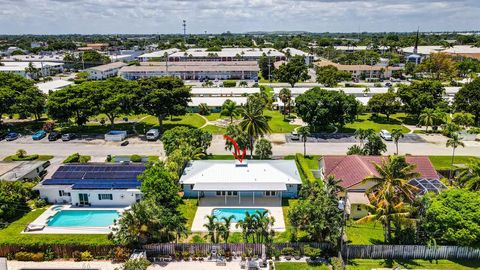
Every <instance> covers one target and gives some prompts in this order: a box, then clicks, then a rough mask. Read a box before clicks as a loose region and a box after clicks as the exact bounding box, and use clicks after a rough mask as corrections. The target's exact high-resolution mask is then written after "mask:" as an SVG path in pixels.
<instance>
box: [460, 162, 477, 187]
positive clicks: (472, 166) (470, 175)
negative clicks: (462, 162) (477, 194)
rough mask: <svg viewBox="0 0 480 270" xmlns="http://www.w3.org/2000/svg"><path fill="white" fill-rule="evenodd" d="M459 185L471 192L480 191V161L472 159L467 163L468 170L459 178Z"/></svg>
mask: <svg viewBox="0 0 480 270" xmlns="http://www.w3.org/2000/svg"><path fill="white" fill-rule="evenodd" d="M458 183H459V184H460V186H461V187H463V188H466V189H468V190H471V191H479V190H480V160H478V159H471V160H470V161H469V162H468V163H467V169H466V170H463V171H462V172H461V173H460V175H459V176H458Z"/></svg>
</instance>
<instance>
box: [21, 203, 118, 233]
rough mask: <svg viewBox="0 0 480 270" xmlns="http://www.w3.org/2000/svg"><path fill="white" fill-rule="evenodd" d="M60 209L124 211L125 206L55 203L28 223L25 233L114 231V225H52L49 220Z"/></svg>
mask: <svg viewBox="0 0 480 270" xmlns="http://www.w3.org/2000/svg"><path fill="white" fill-rule="evenodd" d="M58 210H87V211H88V210H116V211H119V212H123V211H124V210H125V208H118V207H75V206H71V205H53V206H52V207H50V208H48V209H47V210H46V211H45V212H43V213H42V214H41V215H40V216H39V217H38V218H37V219H35V220H34V221H33V222H32V223H30V224H29V225H28V228H30V230H29V231H23V232H22V233H24V234H109V233H111V232H112V226H108V227H83V226H82V227H73V226H72V227H50V226H48V220H49V219H50V217H52V216H53V215H55V214H56V213H57V211H58Z"/></svg>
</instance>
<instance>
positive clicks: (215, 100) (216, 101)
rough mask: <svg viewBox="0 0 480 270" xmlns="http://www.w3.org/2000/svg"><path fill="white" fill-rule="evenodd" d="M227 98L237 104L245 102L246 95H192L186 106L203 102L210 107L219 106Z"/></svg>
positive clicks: (194, 105) (195, 105)
mask: <svg viewBox="0 0 480 270" xmlns="http://www.w3.org/2000/svg"><path fill="white" fill-rule="evenodd" d="M227 99H230V100H231V101H233V102H235V103H237V105H238V106H240V105H242V104H245V103H247V97H192V101H190V102H189V103H188V106H190V107H197V106H198V105H200V104H202V103H205V104H207V105H208V106H210V107H221V106H222V105H223V103H224V102H225V101H226V100H227Z"/></svg>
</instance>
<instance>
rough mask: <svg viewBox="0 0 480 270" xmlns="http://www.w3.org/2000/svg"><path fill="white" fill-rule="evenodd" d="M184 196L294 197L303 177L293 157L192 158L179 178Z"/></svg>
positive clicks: (239, 202) (248, 198) (240, 200)
mask: <svg viewBox="0 0 480 270" xmlns="http://www.w3.org/2000/svg"><path fill="white" fill-rule="evenodd" d="M180 184H181V185H182V188H183V192H184V196H185V197H195V198H207V197H217V198H218V197H219V198H222V197H223V198H225V202H227V198H229V199H231V198H238V204H241V202H242V200H250V201H252V202H253V204H255V198H265V197H268V198H275V197H277V198H296V197H297V195H298V191H299V189H300V185H301V184H302V181H301V179H300V174H299V172H298V169H297V165H296V164H295V161H293V160H244V161H243V162H239V161H237V160H235V161H234V160H194V161H190V162H189V163H188V165H187V167H186V168H185V170H184V172H183V175H182V177H181V178H180Z"/></svg>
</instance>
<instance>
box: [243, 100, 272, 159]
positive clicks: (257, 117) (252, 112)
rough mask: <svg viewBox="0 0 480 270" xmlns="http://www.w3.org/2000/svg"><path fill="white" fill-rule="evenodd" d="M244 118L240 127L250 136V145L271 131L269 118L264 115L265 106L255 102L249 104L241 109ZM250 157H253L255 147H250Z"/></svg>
mask: <svg viewBox="0 0 480 270" xmlns="http://www.w3.org/2000/svg"><path fill="white" fill-rule="evenodd" d="M241 115H242V117H243V120H242V121H241V122H240V124H239V126H240V128H241V129H242V130H243V131H245V132H246V133H247V134H248V136H249V138H250V145H252V146H253V145H254V141H255V139H257V138H258V137H261V136H264V135H266V134H268V133H270V132H271V129H270V126H269V125H268V120H267V118H266V117H265V115H263V106H258V104H254V103H253V102H247V104H246V105H245V106H244V107H243V108H242V109H241ZM250 158H253V147H252V148H251V149H250Z"/></svg>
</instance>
